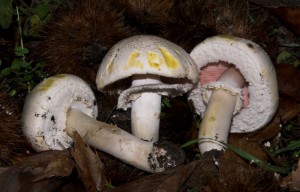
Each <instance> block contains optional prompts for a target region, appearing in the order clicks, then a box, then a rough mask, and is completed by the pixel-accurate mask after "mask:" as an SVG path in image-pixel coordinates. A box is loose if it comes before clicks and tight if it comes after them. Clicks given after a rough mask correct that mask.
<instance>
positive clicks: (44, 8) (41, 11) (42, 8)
mask: <svg viewBox="0 0 300 192" xmlns="http://www.w3.org/2000/svg"><path fill="white" fill-rule="evenodd" d="M49 10H50V9H49V6H48V5H47V4H40V5H38V6H37V7H36V13H37V14H38V16H39V18H40V19H41V20H45V19H46V17H47V15H48V14H49Z"/></svg>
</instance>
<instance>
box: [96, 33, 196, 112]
mask: <svg viewBox="0 0 300 192" xmlns="http://www.w3.org/2000/svg"><path fill="white" fill-rule="evenodd" d="M143 74H149V75H157V76H160V77H167V78H170V79H178V78H179V79H182V80H183V83H174V84H173V83H172V84H167V83H163V84H153V85H145V86H140V87H133V88H129V89H127V90H126V91H124V92H123V93H122V94H121V95H120V97H119V103H118V108H123V109H127V107H130V103H129V102H130V100H135V99H136V98H137V97H139V93H140V92H154V91H155V92H156V93H158V94H160V95H169V94H170V93H172V94H175V95H181V94H182V93H184V92H186V91H189V90H190V89H192V87H193V86H192V84H194V83H196V82H197V81H198V73H197V72H196V65H195V63H194V61H193V60H192V59H191V57H190V55H189V54H188V53H186V51H184V50H183V49H182V48H181V47H179V46H178V45H176V44H174V43H172V42H170V41H168V40H165V39H163V38H160V37H156V36H150V35H138V36H133V37H130V38H127V39H124V40H122V41H120V42H118V43H117V44H116V45H114V46H113V47H112V48H111V49H110V50H109V52H108V53H107V54H106V56H105V57H104V58H103V60H102V63H101V65H100V68H99V70H98V73H97V78H96V83H97V87H98V89H99V90H103V89H104V88H105V87H106V86H107V85H110V84H112V83H114V82H116V81H119V80H121V79H125V78H128V77H130V76H132V75H143ZM176 82H178V80H176ZM141 87H143V88H145V89H143V90H141Z"/></svg>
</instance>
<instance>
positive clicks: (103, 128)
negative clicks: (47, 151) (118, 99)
mask: <svg viewBox="0 0 300 192" xmlns="http://www.w3.org/2000/svg"><path fill="white" fill-rule="evenodd" d="M74 130H76V131H77V132H78V133H79V135H80V136H81V137H83V139H84V140H85V141H86V142H87V144H89V145H90V146H93V147H95V148H97V149H99V150H101V151H104V152H106V153H108V154H111V155H113V156H114V157H117V158H119V159H121V160H122V161H124V162H125V163H128V164H130V165H132V166H135V167H137V168H139V169H142V170H145V171H149V172H153V171H154V170H153V169H152V168H151V167H150V166H149V161H148V158H149V154H151V152H152V150H153V142H146V141H142V140H140V139H139V138H137V137H135V136H133V135H131V134H129V133H128V132H126V131H124V130H122V129H120V128H118V127H115V126H113V125H110V124H106V123H103V122H101V121H97V120H95V119H93V118H91V117H89V116H88V115H86V114H84V113H83V112H81V111H79V110H77V109H69V111H68V115H67V127H66V131H67V133H68V134H70V135H72V132H73V131H74Z"/></svg>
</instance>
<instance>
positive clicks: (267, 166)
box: [224, 144, 291, 174]
mask: <svg viewBox="0 0 300 192" xmlns="http://www.w3.org/2000/svg"><path fill="white" fill-rule="evenodd" d="M224 145H226V146H227V147H228V148H229V149H231V150H232V151H234V152H235V153H236V154H238V155H239V156H241V157H243V158H245V159H247V160H249V161H250V162H251V163H254V164H256V165H257V166H260V167H262V168H264V169H266V170H269V171H272V172H275V173H280V174H289V173H290V171H291V170H290V168H287V167H279V166H275V165H270V164H268V163H267V162H265V161H262V160H260V159H258V158H256V157H254V156H252V155H250V154H249V153H246V152H245V151H243V150H240V149H238V148H236V147H234V146H232V145H229V144H224Z"/></svg>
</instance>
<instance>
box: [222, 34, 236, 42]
mask: <svg viewBox="0 0 300 192" xmlns="http://www.w3.org/2000/svg"><path fill="white" fill-rule="evenodd" d="M218 37H220V38H222V39H225V40H227V41H229V42H236V41H237V38H236V37H234V36H231V35H218Z"/></svg>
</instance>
